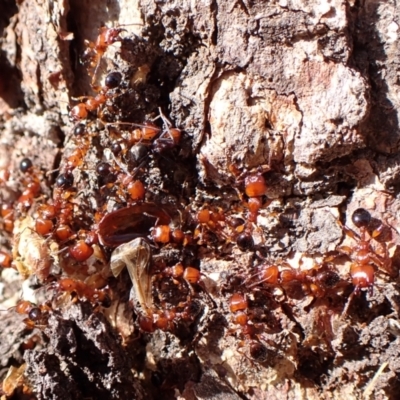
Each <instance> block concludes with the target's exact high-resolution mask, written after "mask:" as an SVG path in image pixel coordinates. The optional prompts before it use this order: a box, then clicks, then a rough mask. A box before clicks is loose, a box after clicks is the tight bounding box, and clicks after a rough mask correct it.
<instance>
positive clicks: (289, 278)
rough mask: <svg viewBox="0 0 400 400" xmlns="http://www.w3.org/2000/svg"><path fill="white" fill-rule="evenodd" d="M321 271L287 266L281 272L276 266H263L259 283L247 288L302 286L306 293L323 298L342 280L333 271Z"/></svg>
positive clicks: (260, 268)
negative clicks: (261, 285)
mask: <svg viewBox="0 0 400 400" xmlns="http://www.w3.org/2000/svg"><path fill="white" fill-rule="evenodd" d="M320 269H321V268H312V269H309V270H300V269H295V268H292V267H291V266H290V265H289V264H286V268H284V269H283V270H279V267H278V266H277V265H275V264H263V265H261V266H259V267H258V273H257V274H256V276H257V277H258V281H257V282H255V283H252V284H250V285H247V287H249V288H252V287H255V286H258V285H260V284H264V285H267V286H268V285H269V286H277V285H279V286H281V287H282V288H283V289H285V288H287V289H288V288H290V287H291V286H293V285H294V284H300V285H301V288H302V291H303V292H304V293H306V294H310V295H312V296H314V297H323V296H324V295H325V293H326V292H327V291H328V290H329V289H333V288H334V287H335V286H336V285H337V284H338V283H339V281H340V278H339V275H338V274H337V273H336V272H335V271H333V270H331V269H328V270H323V271H321V270H320ZM252 278H253V277H251V278H249V279H252Z"/></svg>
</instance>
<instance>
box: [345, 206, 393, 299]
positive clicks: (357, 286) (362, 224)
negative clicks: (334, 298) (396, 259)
mask: <svg viewBox="0 0 400 400" xmlns="http://www.w3.org/2000/svg"><path fill="white" fill-rule="evenodd" d="M351 220H352V221H353V224H354V225H355V226H356V227H357V228H359V229H360V233H361V235H358V234H357V233H356V232H354V231H352V230H351V229H349V228H347V227H343V229H344V231H345V233H346V234H347V235H349V236H350V237H351V238H352V239H354V240H355V241H356V244H355V245H354V246H353V247H349V246H341V247H339V248H338V249H337V250H338V251H339V252H341V253H344V254H346V255H348V256H349V257H350V259H351V260H352V261H353V263H352V265H351V267H350V276H351V279H352V282H353V285H354V293H355V294H358V293H359V292H360V291H361V289H368V291H369V293H370V294H371V295H372V293H373V285H374V282H375V268H374V265H375V266H376V267H378V268H379V269H382V270H383V271H385V272H386V273H389V272H390V268H391V260H390V258H389V255H388V253H387V249H386V247H384V255H383V256H381V255H378V254H377V253H376V252H375V251H374V250H373V249H372V247H371V237H372V238H373V237H374V236H376V237H378V236H379V235H380V234H381V233H382V232H383V231H384V227H385V226H384V225H383V224H381V226H379V227H378V229H376V230H375V229H373V231H372V234H371V235H370V234H369V232H368V231H369V229H370V228H371V214H370V213H369V212H368V211H367V210H365V209H364V208H358V209H357V210H355V211H354V212H353V214H352V216H351ZM382 225H383V227H382ZM385 239H387V237H385Z"/></svg>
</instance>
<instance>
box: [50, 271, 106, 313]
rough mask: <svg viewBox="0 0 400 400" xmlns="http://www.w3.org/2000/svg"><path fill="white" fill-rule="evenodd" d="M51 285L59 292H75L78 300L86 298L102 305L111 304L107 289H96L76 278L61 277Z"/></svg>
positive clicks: (72, 293)
mask: <svg viewBox="0 0 400 400" xmlns="http://www.w3.org/2000/svg"><path fill="white" fill-rule="evenodd" d="M53 287H54V288H55V289H56V290H58V291H60V292H67V293H70V294H71V295H74V294H75V295H76V296H77V297H78V299H80V300H82V299H86V300H88V301H90V302H91V303H97V304H100V305H101V306H103V307H109V306H110V304H111V299H110V296H109V294H108V293H107V290H105V289H102V290H100V289H97V288H95V287H93V286H92V285H90V284H87V283H85V282H82V281H79V280H76V279H72V278H61V279H59V280H58V281H57V282H55V283H54V284H53Z"/></svg>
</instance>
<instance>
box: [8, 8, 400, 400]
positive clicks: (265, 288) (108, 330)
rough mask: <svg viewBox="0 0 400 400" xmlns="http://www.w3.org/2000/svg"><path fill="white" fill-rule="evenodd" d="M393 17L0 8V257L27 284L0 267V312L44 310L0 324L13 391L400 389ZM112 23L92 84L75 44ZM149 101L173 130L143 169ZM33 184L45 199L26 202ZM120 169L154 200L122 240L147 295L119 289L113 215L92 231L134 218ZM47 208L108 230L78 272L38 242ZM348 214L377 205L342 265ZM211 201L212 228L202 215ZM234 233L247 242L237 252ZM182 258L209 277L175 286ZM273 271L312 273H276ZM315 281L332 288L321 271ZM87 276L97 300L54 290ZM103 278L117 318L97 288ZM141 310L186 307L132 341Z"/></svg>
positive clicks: (153, 147)
mask: <svg viewBox="0 0 400 400" xmlns="http://www.w3.org/2000/svg"><path fill="white" fill-rule="evenodd" d="M398 15H400V9H399V6H398V4H397V3H396V2H395V1H394V0H393V1H385V2H380V1H373V0H366V1H339V0H333V1H331V2H317V1H311V2H309V1H301V0H299V1H286V0H282V1H274V2H273V1H271V2H265V1H261V0H256V1H247V0H243V1H241V0H239V1H233V2H226V1H218V0H214V1H210V2H207V1H192V2H189V1H181V2H159V1H154V0H142V1H127V0H120V1H117V0H107V1H106V0H96V1H91V2H89V1H86V0H80V1H78V0H54V1H41V0H30V1H27V0H21V1H14V0H3V1H2V3H1V4H0V29H1V32H2V34H1V37H0V45H1V47H0V129H1V130H0V203H1V205H2V209H3V210H5V209H6V207H11V208H12V210H13V218H14V228H13V229H12V228H10V226H9V225H7V221H8V219H9V218H8V217H7V213H5V212H2V217H1V219H0V251H2V252H4V253H7V254H12V255H13V258H14V262H13V266H15V267H16V268H17V269H18V271H19V274H18V273H17V272H16V271H15V269H12V268H2V270H1V271H2V275H1V293H0V296H1V297H0V300H1V303H2V308H3V309H7V308H9V307H13V306H15V304H16V303H17V302H18V300H19V299H20V298H21V296H22V298H23V299H25V300H29V301H33V302H35V303H37V304H47V305H48V307H49V309H48V310H47V309H46V310H45V314H46V316H45V317H43V319H42V320H39V321H36V322H35V323H34V325H35V327H34V329H33V330H32V329H27V327H26V325H25V324H24V323H23V322H22V320H23V319H24V318H26V317H27V316H26V315H23V316H21V315H20V314H18V313H17V312H16V310H15V309H13V308H11V309H9V310H8V312H2V313H1V315H0V317H1V319H2V329H1V330H0V354H1V356H0V373H1V375H0V377H1V379H3V386H2V391H3V393H2V395H3V398H4V399H8V398H10V399H11V398H15V399H17V398H21V399H22V398H38V399H46V400H48V399H61V398H62V399H69V398H71V399H75V400H76V399H87V398H93V399H125V398H146V399H148V398H155V399H161V398H165V399H173V398H177V399H188V400H192V399H204V400H205V399H244V398H245V399H303V398H304V399H344V398H346V399H352V398H354V399H359V398H366V399H372V398H375V399H378V398H379V399H395V398H397V393H398V392H399V389H400V385H399V379H400V362H399V360H400V358H399V356H400V342H399V341H400V321H399V312H400V310H399V306H400V296H399V288H400V286H399V279H398V275H399V274H398V266H399V251H398V246H399V244H400V236H399V234H400V221H399V215H400V214H399V213H400V200H399V187H400V185H399V183H400V168H399V165H400V158H399V157H400V155H399V154H400V152H399V145H400V141H399V134H400V126H399V113H400V100H399V99H400V94H399V93H400V89H399V64H400V60H399V57H400V56H399V54H400V48H399V47H400V45H399V40H398V32H399V17H398ZM102 26H107V27H109V28H111V27H121V28H122V29H121V32H120V33H119V34H120V39H119V40H117V41H116V43H113V44H111V45H109V46H108V47H107V49H105V52H104V55H103V56H102V57H101V58H99V67H98V69H97V71H96V73H94V68H93V67H90V66H89V65H88V64H89V63H88V60H87V57H86V62H83V61H84V59H85V57H84V53H85V51H87V50H88V49H89V48H90V45H88V44H87V43H86V42H85V40H88V41H91V42H95V41H96V39H97V37H98V35H99V28H100V27H102ZM97 50H98V49H97ZM110 72H119V73H121V76H122V81H121V84H120V85H119V86H118V87H116V88H112V89H110V90H108V91H107V93H106V96H107V100H106V101H105V102H104V103H103V104H102V105H101V106H100V107H99V108H98V109H97V110H95V111H94V112H91V113H89V115H88V117H87V118H85V119H84V120H83V121H76V120H75V121H73V120H72V118H71V115H70V110H71V108H72V107H73V106H74V105H76V104H77V103H79V102H86V101H87V99H80V100H79V99H77V98H78V97H80V96H95V95H96V94H97V93H98V92H96V91H95V90H94V89H96V88H95V86H96V85H97V86H101V85H103V82H104V79H105V77H106V76H107V75H108V74H109V73H110ZM160 111H161V112H162V113H163V114H164V115H165V116H166V118H167V119H168V120H169V121H171V124H172V125H171V126H173V127H177V128H179V129H180V130H181V132H182V138H181V140H180V142H179V144H176V143H174V142H171V136H170V133H171V131H170V128H171V126H169V125H168V123H167V122H165V119H164V121H161V119H160V118H159V119H157V120H155V123H156V124H158V127H159V128H160V129H162V132H161V133H160V134H159V135H161V136H159V137H158V138H156V139H153V141H146V140H144V141H142V142H140V143H139V145H142V144H143V143H145V146H146V148H145V150H144V151H145V152H146V155H145V156H144V158H141V159H140V160H139V162H138V160H137V159H135V153H133V150H132V149H134V148H135V149H137V148H138V147H137V146H138V143H137V142H135V141H134V140H133V139H132V136H133V135H134V129H140V126H141V124H143V123H144V122H145V121H148V120H149V119H155V118H156V117H157V116H159V115H160ZM80 123H81V124H83V125H84V128H85V132H84V136H83V137H80V136H78V135H76V127H77V124H80ZM121 123H123V124H121ZM126 123H134V124H138V126H129V125H127V124H126ZM116 142H118V143H120V144H121V145H122V153H119V154H114V153H113V152H112V150H111V149H112V146H113V145H114V144H115V143H116ZM135 146H136V147H135ZM76 155H78V156H76ZM24 158H29V159H30V160H31V161H32V163H33V168H34V169H33V171H34V172H30V173H28V175H27V173H24V172H23V171H21V170H20V162H21V160H22V159H24ZM77 158H78V159H79V161H76V159H77ZM71 160H72V161H71ZM100 162H103V163H104V162H106V163H107V164H109V165H111V168H112V174H111V175H112V179H111V178H110V176H111V175H110V176H103V177H102V176H101V174H99V171H98V168H97V167H98V165H99V163H100ZM35 174H36V175H37V176H38V177H39V180H40V194H38V195H36V196H35V199H34V201H33V202H32V203H31V204H29V205H24V204H23V203H22V201H21V196H23V194H24V190H26V189H27V184H28V183H29V182H31V180H32V179H33V178H32V176H33V175H35ZM58 174H64V175H69V174H71V176H72V179H73V188H74V190H73V192H72V191H71V192H70V191H68V189H69V188H67V189H66V190H65V193H67V194H65V195H60V194H59V193H60V188H59V187H57V182H58V181H57V176H58ZM257 174H260V175H262V176H263V177H264V178H265V181H266V184H267V188H266V190H265V193H264V194H263V196H260V198H261V200H262V202H263V205H262V207H261V209H260V210H259V212H258V215H257V217H256V218H254V221H253V222H252V221H249V218H250V219H251V215H250V213H249V205H248V200H249V198H248V196H247V195H246V194H245V182H246V178H247V177H248V176H253V175H257ZM132 176H133V177H134V178H133V179H139V180H140V181H142V182H143V183H144V185H145V188H146V195H145V203H144V204H145V205H144V206H143V205H140V206H138V207H139V208H140V210H142V211H141V213H140V216H139V213H135V214H133V213H131V215H130V218H132V220H133V221H134V220H135V219H136V220H139V221H140V223H137V226H136V225H135V226H134V228H132V229H131V228H130V227H129V226H128V225H129V224H127V226H126V228H127V229H128V230H129V229H131V230H133V231H134V232H133V233H138V234H140V235H141V236H148V235H149V243H150V244H151V257H150V259H151V261H150V263H149V267H150V276H151V283H150V288H151V289H150V290H151V293H150V300H148V301H147V302H146V301H143V299H142V298H141V297H140V294H138V292H140V290H138V289H137V288H136V289H135V288H134V289H133V291H132V292H131V287H132V281H131V279H130V277H129V275H128V272H127V271H122V272H121V275H120V276H119V277H118V278H115V277H113V275H112V271H111V269H110V257H111V254H112V252H113V250H114V249H115V247H116V245H114V244H111V243H110V242H107V240H111V239H110V238H111V237H112V232H111V231H112V230H113V229H114V228H113V227H112V224H113V223H111V222H109V223H107V224H106V225H107V226H106V227H105V228H102V226H104V225H105V224H103V225H101V223H100V224H99V221H100V220H101V218H104V216H106V215H108V214H109V213H111V212H112V211H113V210H115V209H116V207H122V208H125V207H127V206H130V205H131V206H132V204H133V207H135V205H136V206H137V202H135V201H133V200H132V199H131V197H130V194H129V192H128V189H127V188H128V186H129V184H130V180H132ZM30 179H31V180H30ZM107 179H109V180H107ZM118 188H120V189H118ZM57 196H58V197H57ZM60 196H61V197H60ZM63 196H64V197H63ZM57 199H58V200H59V201H60V202H61V203H62V204H63V206H62V207H61V209H63V207H64V208H66V206H65V205H66V204H69V205H71V209H72V210H73V211H72V217H70V218H71V219H70V220H69V221H68V223H69V224H70V225H71V228H72V231H73V232H72V233H73V234H76V235H78V236H79V237H80V238H81V237H84V236H82V235H85V234H86V233H85V232H88V231H93V232H96V233H100V237H101V240H100V243H99V244H95V245H94V249H95V252H94V255H93V256H92V257H91V258H90V259H89V260H87V261H86V260H85V261H83V262H79V261H77V260H76V259H75V260H74V259H73V257H71V256H70V251H69V248H70V247H71V246H72V245H73V244H74V243H76V240H77V237H75V236H74V237H71V238H69V239H68V240H67V241H65V240H64V241H62V240H61V241H60V240H58V239H56V238H55V235H54V234H50V235H48V236H47V239H46V238H44V237H42V236H40V235H38V234H37V233H36V232H35V229H36V228H35V221H36V220H37V218H38V217H40V206H41V205H43V204H49V203H51V202H53V204H54V203H55V202H56V201H57ZM60 199H61V200H60ZM149 203H155V204H156V207H153V205H148V204H149ZM358 208H364V209H366V210H368V211H369V212H370V214H371V215H372V222H371V223H370V224H369V226H368V229H367V230H368V231H369V233H368V234H366V236H365V237H366V238H368V240H369V239H370V242H369V244H368V249H367V253H368V254H367V258H368V262H367V263H364V264H363V262H361V261H360V260H359V259H355V258H354V254H356V253H357V251H358V250H359V249H358V248H357V245H359V244H360V241H361V239H360V237H359V236H360V235H361V233H360V230H359V228H357V227H356V226H355V225H354V223H353V222H352V219H351V217H352V215H353V212H354V211H355V210H356V209H358ZM132 209H133V208H132ZM204 209H208V210H210V211H211V212H212V215H213V218H214V220H212V221H211V222H210V223H202V222H201V221H200V222H199V221H198V220H197V215H198V212H199V211H200V210H204ZM158 210H161V211H158ZM58 211H60V210H58ZM162 212H165V213H166V214H167V215H168V217H166V218H167V219H168V218H170V219H171V227H173V228H174V229H175V228H178V227H179V228H181V229H182V230H183V231H184V233H185V234H187V235H188V236H187V238H186V239H187V240H186V241H185V242H184V243H183V244H182V243H174V242H173V241H171V242H170V243H167V244H162V243H155V242H154V240H153V239H152V237H151V234H150V231H149V228H152V227H154V225H156V224H159V222H158V221H159V220H160V218H161V219H162V218H163V215H164V214H162ZM152 213H153V214H156V216H154V215H152ZM113 215H114V216H116V214H113ZM249 215H250V216H249ZM160 216H161V217H160ZM7 218H8V219H7ZM60 218H61V217H60V215H57V216H56V218H55V220H54V223H55V224H60ZM115 218H116V217H115ZM124 219H125V217H124V218H122V219H119V220H118V224H119V225H121V224H125V222H124ZM238 221H239V222H238ZM133 223H135V222H133ZM235 223H236V225H235ZM146 224H147V225H146ZM142 225H143V226H142ZM148 225H149V226H148ZM381 228H383V230H384V233H381V232H380V231H379V230H380V229H381ZM241 229H244V232H245V233H246V234H248V235H250V236H251V238H252V240H253V241H254V246H249V248H243V246H239V245H238V237H239V235H240V232H241ZM114 230H115V229H114ZM352 231H353V233H351V232H352ZM110 232H111V233H110ZM354 232H355V233H354ZM124 233H126V232H124ZM130 233H132V232H131V231H130ZM80 235H81V236H80ZM189 236H190V237H189ZM361 236H362V235H361ZM37 251H39V252H40V256H39V257H37V255H36V253H35V252H37ZM114 254H115V253H114ZM40 260H45V261H46V263H47V264H46V263H44V264H43V263H42V264H41V261H40ZM382 260H383V261H384V262H383V261H382ZM177 263H182V264H183V266H184V267H188V266H193V267H195V268H196V269H198V270H200V272H201V278H200V281H199V282H195V283H193V284H192V283H190V282H188V280H185V279H183V278H182V277H180V276H172V275H171V273H170V274H168V273H167V271H170V270H171V267H172V266H174V265H175V264H177ZM357 263H358V264H359V265H361V266H362V268H364V266H365V265H366V264H370V265H372V266H373V269H374V279H375V284H374V285H373V290H367V288H361V290H360V291H359V293H358V292H357V290H356V291H354V285H353V284H352V278H351V268H352V264H353V267H354V264H356V265H358V264H357ZM135 265H136V267H137V268H139V267H138V266H137V265H139V264H135ZM262 265H264V266H266V265H267V266H271V265H277V266H278V269H279V271H280V273H281V275H280V278H279V281H278V282H274V283H271V282H269V281H268V280H267V279H266V278H265V277H264V280H266V281H267V282H261V281H262V279H263V278H262V277H261V276H260V266H262ZM39 266H40V267H39ZM41 268H42V269H41ZM168 268H169V269H168ZM135 271H136V270H135ZM282 271H291V272H292V271H304V272H303V273H302V275H301V273H300V272H297V274H298V275H297V278H293V279H291V281H290V282H289V283H285V282H283V278H282V276H283V275H282ZM131 273H132V271H131V272H130V274H131ZM322 273H324V274H331V275H330V276H334V278H335V279H334V281H335V282H334V283H332V284H325V283H324V284H323V283H321V281H318V278H317V277H318V276H320V275H318V274H322ZM21 275H22V277H21ZM23 275H24V276H23ZM90 276H96V277H98V278H99V279H102V280H103V281H104V285H103V286H102V287H101V285H100V286H99V289H97V288H96V290H99V291H96V292H93V293H95V295H92V294H90V293H92V292H90V291H89V289H88V290H87V291H86V292H85V293H86V294H84V295H80V293H79V291H77V290H75V292H74V291H73V290H72V291H70V292H68V291H67V292H65V293H64V291H63V290H61V289H60V288H59V285H60V283H59V282H60V279H62V278H65V277H70V278H72V279H74V280H75V281H79V282H84V281H85V282H88V278H89V277H90ZM325 276H326V275H325ZM22 278H26V279H25V280H23V279H22ZM133 279H135V278H133ZM189 280H190V279H189ZM137 281H140V277H137ZM57 282H58V283H57ZM134 283H135V282H134ZM57 285H58V286H57ZM105 285H107V286H106V289H105V290H107V291H108V293H109V294H110V297H111V302H110V304H111V305H109V304H108V305H107V307H103V306H101V305H99V301H98V298H97V297H96V296H98V295H99V293H102V292H100V291H101V290H103V287H104V286H105ZM134 287H135V285H134ZM89 292H90V293H89ZM21 293H22V294H21ZM237 293H240V294H242V295H244V296H246V297H247V308H246V310H245V312H246V314H247V318H248V322H247V325H246V327H245V328H243V327H241V326H240V325H238V324H235V323H234V320H235V317H237V314H236V313H235V312H232V310H231V309H230V304H231V303H230V299H231V298H232V295H234V294H237ZM149 304H150V305H151V307H154V310H157V312H158V315H159V317H158V318H161V316H164V314H163V312H164V311H165V310H170V311H171V310H174V311H175V312H176V316H175V318H172V319H171V321H170V322H169V325H168V328H167V329H164V330H162V329H156V330H155V331H154V332H151V333H148V332H147V333H146V332H144V329H143V324H142V325H141V323H140V319H141V318H143V316H144V315H148V314H147V313H148V310H146V307H147V306H148V305H149ZM108 306H109V307H108ZM43 310H44V309H43ZM43 310H42V311H43ZM163 310H164V311H163ZM157 312H155V313H157ZM160 324H161V322H160ZM246 329H247V330H246ZM250 330H251V332H250ZM21 366H22V369H21V370H20V372H21V373H18V372H16V371H17V370H16V369H17V368H19V367H21ZM22 370H23V371H24V372H23V374H22Z"/></svg>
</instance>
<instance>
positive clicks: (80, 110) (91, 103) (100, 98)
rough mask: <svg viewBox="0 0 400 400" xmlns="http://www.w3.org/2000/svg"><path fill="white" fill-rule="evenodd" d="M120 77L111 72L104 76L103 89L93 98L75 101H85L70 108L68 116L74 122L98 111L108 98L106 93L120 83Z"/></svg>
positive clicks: (87, 97)
mask: <svg viewBox="0 0 400 400" xmlns="http://www.w3.org/2000/svg"><path fill="white" fill-rule="evenodd" d="M121 79H122V75H121V74H120V73H119V72H111V73H109V74H108V75H107V76H106V79H105V82H104V85H105V86H104V87H103V88H101V89H99V93H98V94H97V95H96V96H95V97H93V96H82V97H78V98H76V99H75V100H85V102H82V103H78V104H77V105H75V106H74V107H72V108H71V111H70V116H71V118H72V119H73V120H74V121H77V120H82V119H86V118H87V116H88V113H89V112H92V111H96V110H98V109H99V108H100V107H101V106H102V105H103V104H104V103H105V102H106V101H107V99H108V98H109V97H110V96H109V95H107V92H108V91H109V90H110V89H115V88H116V87H118V86H119V84H120V83H121Z"/></svg>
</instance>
